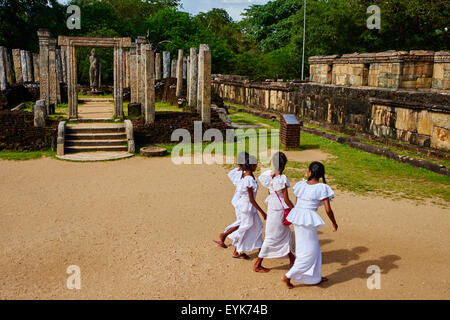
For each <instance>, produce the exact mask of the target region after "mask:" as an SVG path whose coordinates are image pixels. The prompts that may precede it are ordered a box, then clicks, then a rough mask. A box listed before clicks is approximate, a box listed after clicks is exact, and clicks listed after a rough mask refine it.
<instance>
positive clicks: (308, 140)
mask: <svg viewBox="0 0 450 320" xmlns="http://www.w3.org/2000/svg"><path fill="white" fill-rule="evenodd" d="M231 113H232V118H234V119H239V120H240V121H241V122H242V123H249V124H267V125H270V126H271V128H277V129H278V128H279V124H278V123H277V124H278V125H277V124H275V123H273V122H272V121H270V120H266V119H262V118H260V117H257V116H254V115H251V114H247V113H243V112H236V111H234V112H233V111H232V112H231ZM259 130H260V129H257V130H255V131H257V132H258V131H259ZM327 132H330V133H334V132H332V131H330V130H328V131H327ZM175 145H176V144H175V143H173V144H163V145H160V146H161V147H165V148H167V149H168V151H169V153H170V152H172V149H173V148H174V146H175ZM207 145H208V144H207V143H205V144H203V146H202V150H204V148H205V147H206V146H207ZM268 145H269V146H270V135H269V137H268ZM225 146H226V143H224V144H223V145H222V146H218V148H217V149H216V152H215V153H221V152H223V151H224V150H226V149H225ZM249 147H250V145H249V142H248V141H247V142H246V150H247V151H248V150H249ZM236 149H237V146H235V147H234V150H235V152H236ZM307 149H320V150H322V151H324V152H326V153H329V154H330V155H331V156H332V157H330V158H329V159H328V160H326V161H324V162H323V163H324V165H325V167H326V171H327V177H328V180H329V183H330V185H332V186H333V187H334V188H337V189H340V190H344V191H350V192H354V193H356V194H363V195H370V194H377V195H382V196H386V197H389V198H391V199H401V198H406V199H411V200H414V201H416V202H417V203H419V202H424V201H426V200H431V201H432V202H434V203H437V204H439V205H442V206H445V205H448V203H449V202H450V179H449V178H448V177H446V176H443V175H439V174H437V173H434V172H431V171H428V170H426V169H422V168H417V167H414V166H412V165H409V164H405V163H400V162H397V161H394V160H391V159H387V158H385V157H381V156H378V155H374V154H371V153H367V152H364V151H362V150H358V149H353V148H350V147H349V146H347V145H344V144H340V143H337V142H333V141H330V140H327V139H325V138H322V137H320V136H316V135H313V134H309V133H306V132H302V133H301V138H300V148H299V150H307ZM191 150H193V147H191ZM308 165H309V163H302V162H295V161H289V162H288V165H287V168H286V175H287V176H288V177H289V178H290V179H292V180H293V181H298V180H300V179H303V178H304V177H305V175H306V171H307V167H308Z"/></svg>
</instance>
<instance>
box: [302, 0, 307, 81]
mask: <svg viewBox="0 0 450 320" xmlns="http://www.w3.org/2000/svg"><path fill="white" fill-rule="evenodd" d="M305 35H306V0H304V4H303V53H302V80H305V78H304V70H305Z"/></svg>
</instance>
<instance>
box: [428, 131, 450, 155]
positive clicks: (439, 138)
mask: <svg viewBox="0 0 450 320" xmlns="http://www.w3.org/2000/svg"><path fill="white" fill-rule="evenodd" d="M431 147H432V148H436V149H441V150H446V151H450V130H449V129H446V128H441V127H434V128H433V134H432V136H431Z"/></svg>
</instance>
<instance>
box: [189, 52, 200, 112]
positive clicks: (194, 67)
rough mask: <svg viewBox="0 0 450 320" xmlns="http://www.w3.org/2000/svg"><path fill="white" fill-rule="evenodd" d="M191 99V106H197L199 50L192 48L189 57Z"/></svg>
mask: <svg viewBox="0 0 450 320" xmlns="http://www.w3.org/2000/svg"><path fill="white" fill-rule="evenodd" d="M188 81H189V99H188V104H189V105H190V106H193V107H195V106H197V81H198V56H197V48H191V50H190V57H189V80H188Z"/></svg>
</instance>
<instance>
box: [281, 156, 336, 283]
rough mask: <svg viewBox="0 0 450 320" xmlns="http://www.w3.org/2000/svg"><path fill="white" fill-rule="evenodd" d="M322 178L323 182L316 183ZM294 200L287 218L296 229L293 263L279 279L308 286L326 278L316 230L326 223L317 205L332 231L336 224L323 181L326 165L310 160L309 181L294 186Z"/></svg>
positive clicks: (329, 195)
mask: <svg viewBox="0 0 450 320" xmlns="http://www.w3.org/2000/svg"><path fill="white" fill-rule="evenodd" d="M320 178H322V179H323V182H324V183H319V179H320ZM294 194H295V195H296V197H297V203H296V205H295V207H294V209H292V210H291V212H290V213H289V215H288V217H287V220H288V221H289V222H291V223H292V224H293V225H294V231H295V262H294V265H293V266H292V268H291V269H290V270H289V271H288V272H287V273H286V275H285V276H284V277H283V278H282V280H283V282H284V283H285V284H286V286H287V287H288V288H289V289H292V288H293V285H292V284H291V280H293V281H294V282H297V283H304V284H309V285H315V284H319V283H321V282H323V281H326V280H328V279H327V278H324V277H322V274H321V269H322V253H321V251H320V245H319V240H318V238H317V230H316V228H319V227H321V226H323V225H324V224H325V223H324V222H323V220H322V219H321V218H320V216H319V215H318V214H317V212H316V211H317V208H318V207H319V206H320V205H322V204H323V205H324V206H325V211H326V213H327V215H328V218H330V220H331V222H332V224H333V231H334V232H335V231H337V229H338V225H337V223H336V220H335V218H334V213H333V210H332V209H331V206H330V200H331V199H332V198H334V192H333V190H331V188H330V187H329V186H328V185H327V184H326V180H325V167H324V166H323V164H322V163H320V162H317V161H315V162H313V163H311V165H310V166H309V170H308V180H303V181H301V182H299V183H297V184H296V185H295V186H294Z"/></svg>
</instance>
